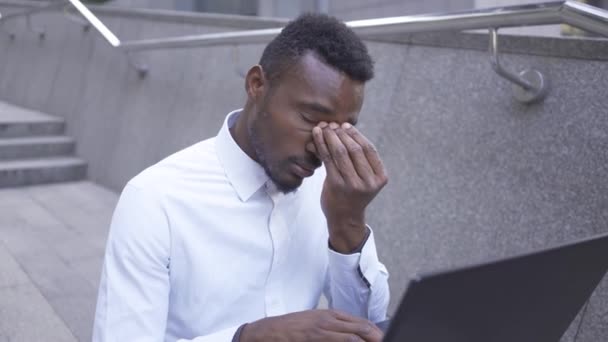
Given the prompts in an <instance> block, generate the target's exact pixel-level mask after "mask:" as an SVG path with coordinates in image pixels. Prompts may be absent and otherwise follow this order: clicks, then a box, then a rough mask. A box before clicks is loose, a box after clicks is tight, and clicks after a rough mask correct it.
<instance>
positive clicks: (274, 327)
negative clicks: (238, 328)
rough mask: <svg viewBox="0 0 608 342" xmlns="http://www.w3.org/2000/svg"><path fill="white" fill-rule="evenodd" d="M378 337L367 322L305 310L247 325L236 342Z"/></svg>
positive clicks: (376, 340)
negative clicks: (238, 341)
mask: <svg viewBox="0 0 608 342" xmlns="http://www.w3.org/2000/svg"><path fill="white" fill-rule="evenodd" d="M382 337H383V336H382V331H380V329H378V327H376V325H375V324H374V323H372V322H370V321H368V320H365V319H362V318H358V317H354V316H350V315H348V314H345V313H341V312H338V311H333V310H309V311H302V312H296V313H292V314H287V315H283V316H276V317H268V318H264V319H261V320H259V321H256V322H253V323H250V324H247V325H246V326H245V328H244V329H243V331H242V333H241V337H240V341H241V342H258V341H263V342H266V341H277V342H308V341H310V342H314V341H324V342H333V341H336V342H338V341H339V342H344V341H353V342H356V341H365V342H380V341H382Z"/></svg>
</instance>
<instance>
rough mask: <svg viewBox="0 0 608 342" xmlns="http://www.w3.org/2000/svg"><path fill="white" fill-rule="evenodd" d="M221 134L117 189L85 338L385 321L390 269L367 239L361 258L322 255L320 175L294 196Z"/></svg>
mask: <svg viewBox="0 0 608 342" xmlns="http://www.w3.org/2000/svg"><path fill="white" fill-rule="evenodd" d="M239 113H240V111H235V112H232V113H230V114H229V115H228V116H227V118H226V121H225V122H224V125H223V126H222V128H221V130H220V132H219V133H218V135H217V136H216V137H215V138H211V139H208V140H205V141H202V142H199V143H197V144H195V145H193V146H190V147H188V148H186V149H184V150H182V151H180V152H177V153H175V154H173V155H171V156H169V157H167V158H166V159H164V160H162V161H161V162H159V163H158V164H156V165H154V166H151V167H150V168H148V169H146V170H144V171H143V172H142V173H140V174H139V175H137V176H136V177H135V178H133V179H132V180H131V181H129V183H128V184H127V185H126V187H125V188H124V190H123V192H122V194H121V196H120V200H119V202H118V205H117V207H116V210H115V212H114V216H113V218H112V224H111V227H110V233H109V237H108V242H107V247H106V254H105V261H104V266H103V271H102V276H101V283H100V287H99V295H98V300H97V310H96V314H95V325H94V332H93V341H120V342H123V341H163V340H164V341H176V340H178V341H199V342H211V341H226V342H228V341H231V340H232V337H233V335H234V333H235V331H236V330H237V329H238V327H239V326H240V325H242V324H244V323H247V322H252V321H256V320H259V319H261V318H264V317H268V316H276V315H283V314H286V313H290V312H297V311H303V310H309V309H313V308H315V307H316V306H317V304H318V302H319V298H320V296H321V294H323V293H324V294H325V296H326V297H327V298H328V301H329V304H330V307H332V308H335V309H338V310H341V311H344V312H347V313H350V314H352V315H356V316H359V317H365V318H368V319H370V320H371V321H374V322H378V321H382V320H384V319H385V317H386V311H387V306H388V300H389V291H388V283H387V278H388V272H387V271H386V268H385V267H384V265H382V264H381V263H380V262H379V261H378V256H377V254H376V246H375V242H374V236H373V232H372V233H371V234H370V236H369V238H368V240H367V242H366V243H365V245H364V246H363V249H362V250H361V252H360V253H355V254H350V255H343V254H339V253H337V252H334V251H332V250H331V249H329V248H328V231H327V223H326V220H325V216H324V215H323V212H322V211H321V205H320V196H321V189H322V185H323V181H324V179H325V170H324V169H323V168H319V169H318V170H317V171H316V172H315V174H314V175H313V176H311V177H309V178H306V179H305V180H304V182H303V183H302V185H301V186H300V188H299V189H298V190H297V191H295V192H293V193H290V194H283V193H281V192H279V191H277V190H276V188H275V186H274V185H273V183H272V182H271V181H270V180H269V178H268V176H267V175H266V173H265V172H264V170H263V168H262V167H261V166H260V165H259V164H257V163H256V162H255V161H254V160H252V159H251V158H249V157H248V156H247V154H245V153H244V152H243V151H242V150H241V149H240V147H239V146H238V145H237V144H236V142H235V141H234V139H233V138H232V135H231V133H230V131H229V127H230V126H232V124H234V122H235V121H236V118H237V117H238V115H239Z"/></svg>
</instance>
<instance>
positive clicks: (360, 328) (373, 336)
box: [332, 311, 383, 342]
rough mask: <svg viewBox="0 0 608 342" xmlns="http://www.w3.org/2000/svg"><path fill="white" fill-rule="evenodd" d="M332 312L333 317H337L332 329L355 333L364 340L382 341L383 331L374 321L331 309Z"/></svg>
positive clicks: (371, 341)
mask: <svg viewBox="0 0 608 342" xmlns="http://www.w3.org/2000/svg"><path fill="white" fill-rule="evenodd" d="M332 314H333V315H334V317H335V318H337V321H334V322H333V323H332V325H334V326H333V327H332V330H334V331H338V332H342V333H349V334H355V335H357V336H359V337H361V338H362V339H363V340H364V341H370V342H376V341H378V342H380V341H382V337H383V333H382V331H381V330H380V329H379V328H378V327H377V326H376V325H375V324H374V323H372V322H370V321H368V320H366V319H363V318H360V317H355V316H351V315H348V314H346V313H342V312H338V311H332Z"/></svg>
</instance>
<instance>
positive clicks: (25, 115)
mask: <svg viewBox="0 0 608 342" xmlns="http://www.w3.org/2000/svg"><path fill="white" fill-rule="evenodd" d="M63 121H64V120H63V119H62V118H60V117H57V116H52V115H49V114H45V113H41V112H38V111H35V110H31V109H26V108H22V107H19V106H15V105H12V104H10V103H6V102H2V101H0V124H14V123H46V122H59V123H61V122H63Z"/></svg>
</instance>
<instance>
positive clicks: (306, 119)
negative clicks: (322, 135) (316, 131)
mask: <svg viewBox="0 0 608 342" xmlns="http://www.w3.org/2000/svg"><path fill="white" fill-rule="evenodd" d="M299 114H300V116H301V117H302V120H304V121H306V122H308V123H309V124H312V125H316V124H317V122H316V121H314V120H311V119H310V118H308V117H307V116H306V115H304V114H302V113H299Z"/></svg>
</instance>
